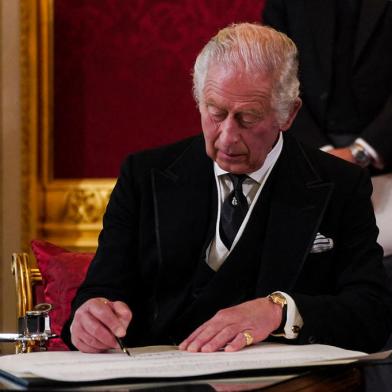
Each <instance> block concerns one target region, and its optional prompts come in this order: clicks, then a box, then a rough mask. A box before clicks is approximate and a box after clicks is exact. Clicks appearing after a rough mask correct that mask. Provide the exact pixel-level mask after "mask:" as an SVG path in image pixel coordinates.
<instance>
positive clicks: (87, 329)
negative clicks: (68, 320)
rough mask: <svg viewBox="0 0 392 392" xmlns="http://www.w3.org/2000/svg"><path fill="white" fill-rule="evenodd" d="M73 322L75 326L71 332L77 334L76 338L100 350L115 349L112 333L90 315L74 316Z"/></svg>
mask: <svg viewBox="0 0 392 392" xmlns="http://www.w3.org/2000/svg"><path fill="white" fill-rule="evenodd" d="M75 321H76V322H77V325H76V326H75V328H72V330H73V331H74V330H75V331H76V332H77V333H76V336H77V337H78V338H79V339H80V340H82V341H83V342H84V343H86V344H88V345H89V346H91V347H96V348H97V349H100V350H107V349H109V348H115V347H117V341H116V339H115V337H114V336H113V333H112V332H111V331H110V330H109V329H108V328H107V327H106V326H105V325H104V324H102V323H101V321H100V320H98V319H97V318H95V317H94V316H93V315H92V314H91V313H87V312H86V313H83V315H76V314H75Z"/></svg>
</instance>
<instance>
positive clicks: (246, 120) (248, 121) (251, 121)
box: [240, 115, 260, 127]
mask: <svg viewBox="0 0 392 392" xmlns="http://www.w3.org/2000/svg"><path fill="white" fill-rule="evenodd" d="M259 121H260V118H259V117H257V116H254V115H246V116H241V117H240V122H241V124H242V125H244V126H247V127H250V126H252V125H255V124H256V123H257V122H259Z"/></svg>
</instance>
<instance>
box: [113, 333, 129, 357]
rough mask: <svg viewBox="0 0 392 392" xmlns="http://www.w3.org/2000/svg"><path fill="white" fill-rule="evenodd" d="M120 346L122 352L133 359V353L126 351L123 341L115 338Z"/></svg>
mask: <svg viewBox="0 0 392 392" xmlns="http://www.w3.org/2000/svg"><path fill="white" fill-rule="evenodd" d="M115 338H116V340H117V343H118V345H119V346H120V348H121V350H122V351H123V352H124V353H125V354H127V355H128V357H132V355H131V353H130V352H129V351H128V350H127V349H126V347H125V346H124V343H123V342H122V340H121V339H120V338H118V337H117V336H115Z"/></svg>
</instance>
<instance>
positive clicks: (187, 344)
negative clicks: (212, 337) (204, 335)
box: [178, 324, 206, 350]
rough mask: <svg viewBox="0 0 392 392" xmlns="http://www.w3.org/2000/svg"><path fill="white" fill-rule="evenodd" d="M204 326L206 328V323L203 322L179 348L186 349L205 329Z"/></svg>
mask: <svg viewBox="0 0 392 392" xmlns="http://www.w3.org/2000/svg"><path fill="white" fill-rule="evenodd" d="M204 328H206V326H205V324H202V325H201V326H200V327H198V328H196V329H195V330H194V331H193V332H192V333H191V334H190V335H189V336H188V337H187V338H186V339H185V340H184V341H182V342H181V343H180V345H179V346H178V348H179V349H180V350H186V349H187V348H188V346H189V345H190V344H191V343H192V342H193V340H194V339H195V338H196V337H197V336H198V335H199V334H200V333H201V332H202V331H203V330H204Z"/></svg>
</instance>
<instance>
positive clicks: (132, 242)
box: [62, 156, 139, 347]
mask: <svg viewBox="0 0 392 392" xmlns="http://www.w3.org/2000/svg"><path fill="white" fill-rule="evenodd" d="M136 194H137V192H136V191H135V186H134V179H133V175H132V156H130V157H128V159H127V160H126V161H125V162H124V164H123V166H122V168H121V173H120V176H119V178H118V180H117V183H116V185H115V187H114V189H113V192H112V194H111V196H110V200H109V203H108V206H107V208H106V212H105V215H104V218H103V230H102V231H101V233H100V235H99V240H98V249H97V252H96V255H95V257H94V259H93V261H92V262H91V265H90V267H89V269H88V271H87V275H86V278H85V280H84V282H83V284H82V285H81V286H80V288H79V289H78V291H77V294H76V296H75V298H74V300H73V301H72V308H71V317H70V319H69V320H68V322H67V323H66V324H65V326H64V328H63V331H62V338H63V340H64V342H65V343H66V344H68V345H69V346H70V347H72V345H71V343H70V331H69V327H70V325H71V323H72V319H73V315H74V314H75V311H76V310H77V309H78V308H79V307H80V306H81V305H82V304H83V303H84V302H86V301H87V300H89V299H91V298H95V297H105V298H108V299H109V300H112V301H124V302H126V303H128V304H129V302H130V300H129V299H130V298H132V293H135V292H137V290H138V282H139V279H138V271H137V267H136V265H137V260H136V258H137V251H136V249H137V238H138V229H137V228H138V221H139V217H138V212H137V211H138V207H137V206H138V200H137V199H138V198H137V196H136Z"/></svg>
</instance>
